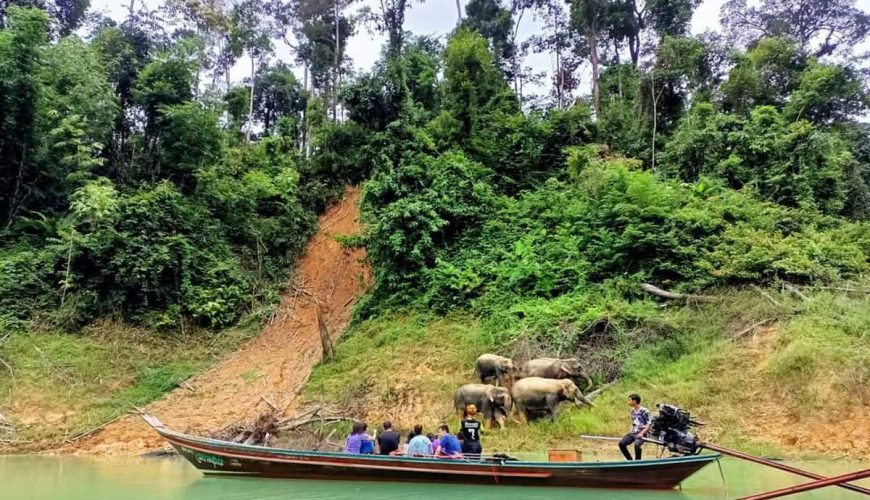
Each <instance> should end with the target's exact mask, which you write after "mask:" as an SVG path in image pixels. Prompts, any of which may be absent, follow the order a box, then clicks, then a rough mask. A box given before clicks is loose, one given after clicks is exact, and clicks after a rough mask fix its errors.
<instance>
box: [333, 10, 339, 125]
mask: <svg viewBox="0 0 870 500" xmlns="http://www.w3.org/2000/svg"><path fill="white" fill-rule="evenodd" d="M333 14H334V16H335V47H334V48H333V52H334V54H335V55H334V57H333V61H332V71H333V76H332V121H337V117H336V110H337V109H338V86H339V84H340V82H341V76H340V71H341V70H340V69H339V66H340V65H341V58H340V57H339V51H340V50H341V31H340V30H339V27H340V24H339V19H338V1H336V2H335V4H334V8H333Z"/></svg>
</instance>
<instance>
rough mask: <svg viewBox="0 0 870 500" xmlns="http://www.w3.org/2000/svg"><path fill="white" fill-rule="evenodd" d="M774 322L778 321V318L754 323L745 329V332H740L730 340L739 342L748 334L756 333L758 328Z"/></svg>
mask: <svg viewBox="0 0 870 500" xmlns="http://www.w3.org/2000/svg"><path fill="white" fill-rule="evenodd" d="M774 321H776V318H767V319H763V320H761V321H759V322H758V323H753V324H751V325H749V326H748V327H746V328H744V329H743V330H740V331H739V332H737V333H735V334H734V335H732V336H730V337H729V340H737V339H739V338H741V337H743V336H745V335H747V334H750V333H752V332H754V331H755V330H757V329H758V328H761V327H762V326H765V325H768V324H770V323H773V322H774Z"/></svg>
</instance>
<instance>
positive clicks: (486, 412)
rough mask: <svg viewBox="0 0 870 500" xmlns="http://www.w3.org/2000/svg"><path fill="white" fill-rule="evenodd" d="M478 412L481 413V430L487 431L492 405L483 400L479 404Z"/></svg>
mask: <svg viewBox="0 0 870 500" xmlns="http://www.w3.org/2000/svg"><path fill="white" fill-rule="evenodd" d="M480 412H481V413H483V428H484V429H488V428H489V427H490V421H491V420H492V404H490V402H489V400H488V399H484V400H483V401H482V402H481V403H480Z"/></svg>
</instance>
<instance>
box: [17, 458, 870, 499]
mask: <svg viewBox="0 0 870 500" xmlns="http://www.w3.org/2000/svg"><path fill="white" fill-rule="evenodd" d="M794 465H797V466H799V467H803V468H806V469H809V470H812V471H814V472H818V473H820V474H831V475H835V474H838V473H845V472H848V471H854V470H858V469H863V468H867V467H868V466H870V464H866V463H865V464H860V463H855V462H851V463H850V462H842V461H840V462H803V463H795V464H794ZM722 469H723V471H724V474H725V480H726V485H725V486H727V497H726V494H725V491H726V490H725V488H723V484H722V479H721V477H720V475H719V469H718V467H716V466H715V465H712V466H709V467H707V468H706V469H704V470H702V471H701V472H699V473H698V474H697V475H695V476H693V477H692V478H691V479H689V480H688V481H687V482H686V483H684V485H683V489H682V491H677V490H674V491H627V490H580V489H566V488H525V487H504V486H498V487H495V486H463V485H444V484H422V483H412V484H409V483H373V482H372V483H364V482H349V481H313V480H311V481H309V480H289V479H255V478H236V477H204V476H203V475H202V474H200V473H199V472H198V471H197V470H196V469H194V468H193V467H192V466H191V465H189V464H188V463H186V462H184V461H182V460H180V459H90V458H73V457H20V456H14V457H2V456H0V498H2V499H4V500H5V499H9V500H18V499H39V500H41V499H88V500H102V499H113V500H128V499H129V500H133V499H135V500H140V499H186V500H187V499H190V500H212V499H233V500H242V499H270V498H282V499H286V498H294V499H295V498H306V499H307V498H311V499H354V500H360V499H364V498H378V499H388V500H389V499H406V498H415V497H416V498H419V497H425V498H426V499H427V500H434V499H442V498H443V499H451V500H455V499H456V498H458V497H460V496H461V497H473V498H474V499H475V500H478V499H481V500H514V499H520V500H538V499H541V500H543V499H548V500H549V499H555V498H572V499H593V498H595V499H607V500H621V499H625V500H628V499H632V500H637V499H646V498H650V499H661V500H677V499H722V498H735V497H738V496H741V495H746V494H750V493H758V492H762V491H767V490H771V489H776V488H782V487H785V486H789V485H793V484H799V483H801V482H804V480H803V479H800V478H795V477H794V476H792V475H790V474H787V473H784V472H779V471H775V470H771V469H768V468H766V467H761V466H758V465H754V464H748V463H745V462H740V461H736V460H731V459H724V460H723V461H722ZM859 484H862V485H863V486H870V481H864V482H862V483H859ZM792 498H796V499H800V500H807V499H814V498H815V499H819V500H821V499H841V498H842V499H851V498H856V499H857V498H862V497H861V495H859V494H857V493H851V492H849V491H846V490H842V489H839V488H827V489H824V490H818V491H817V492H813V493H805V494H803V495H799V496H795V497H792Z"/></svg>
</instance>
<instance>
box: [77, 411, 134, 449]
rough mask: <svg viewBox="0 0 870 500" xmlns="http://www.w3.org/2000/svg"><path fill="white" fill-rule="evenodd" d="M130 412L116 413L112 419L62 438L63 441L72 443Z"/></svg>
mask: <svg viewBox="0 0 870 500" xmlns="http://www.w3.org/2000/svg"><path fill="white" fill-rule="evenodd" d="M130 413H133V412H127V413H122V414H120V415H118V416H117V417H115V418H113V419H112V420H109V421H108V422H103V423H102V424H100V425H98V426H96V427H94V428H93V429H90V430H87V431H84V432H80V433H78V434H76V435H75V436H73V437H71V438H68V439H64V442H66V443H72V442H75V441H78V440H79V439H81V438H84V437H88V436H90V435H91V434H94V433H96V432H97V431H100V430H102V429H103V428H105V427H106V426H108V425H109V424H113V423H115V422H117V421H118V420H121V419H122V418H124V417H126V416H127V415H129V414H130Z"/></svg>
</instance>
